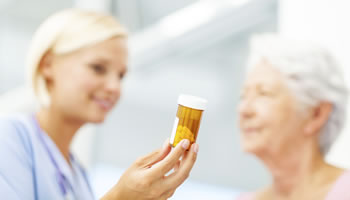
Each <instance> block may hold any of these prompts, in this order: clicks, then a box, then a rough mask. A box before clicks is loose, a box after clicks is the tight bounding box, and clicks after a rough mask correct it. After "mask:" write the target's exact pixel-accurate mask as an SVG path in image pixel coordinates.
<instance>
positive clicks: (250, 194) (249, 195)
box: [236, 193, 254, 200]
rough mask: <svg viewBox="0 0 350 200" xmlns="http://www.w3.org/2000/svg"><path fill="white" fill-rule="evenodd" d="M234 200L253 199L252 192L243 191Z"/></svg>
mask: <svg viewBox="0 0 350 200" xmlns="http://www.w3.org/2000/svg"><path fill="white" fill-rule="evenodd" d="M236 200H254V193H243V194H241V195H239V196H238V197H237V198H236Z"/></svg>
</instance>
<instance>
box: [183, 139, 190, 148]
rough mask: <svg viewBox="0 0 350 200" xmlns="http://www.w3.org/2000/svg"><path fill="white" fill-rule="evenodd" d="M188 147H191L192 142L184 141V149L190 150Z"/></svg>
mask: <svg viewBox="0 0 350 200" xmlns="http://www.w3.org/2000/svg"><path fill="white" fill-rule="evenodd" d="M188 146H190V141H189V140H187V139H184V140H182V148H184V149H188Z"/></svg>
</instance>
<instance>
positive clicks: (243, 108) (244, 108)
mask: <svg viewBox="0 0 350 200" xmlns="http://www.w3.org/2000/svg"><path fill="white" fill-rule="evenodd" d="M238 113H239V115H240V117H241V118H251V117H252V116H254V106H253V100H252V99H249V98H247V99H244V100H241V102H240V103H239V106H238Z"/></svg>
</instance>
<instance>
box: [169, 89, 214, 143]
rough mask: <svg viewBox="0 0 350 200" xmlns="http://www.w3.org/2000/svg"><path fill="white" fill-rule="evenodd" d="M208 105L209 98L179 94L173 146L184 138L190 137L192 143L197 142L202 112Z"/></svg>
mask: <svg viewBox="0 0 350 200" xmlns="http://www.w3.org/2000/svg"><path fill="white" fill-rule="evenodd" d="M206 106H207V100H205V99H203V98H200V97H195V96H190V95H180V96H179V98H178V109H177V113H176V118H175V123H174V127H173V131H172V134H171V138H170V144H171V146H172V147H176V145H177V144H178V143H179V142H181V140H183V139H188V140H189V141H190V143H191V144H193V143H195V142H196V140H197V136H198V131H199V127H200V122H201V119H202V114H203V111H204V110H205V109H206Z"/></svg>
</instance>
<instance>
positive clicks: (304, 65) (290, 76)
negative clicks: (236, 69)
mask: <svg viewBox="0 0 350 200" xmlns="http://www.w3.org/2000/svg"><path fill="white" fill-rule="evenodd" d="M263 60H264V61H266V62H268V63H269V64H271V65H272V66H274V67H275V68H276V69H277V70H279V71H280V72H281V73H282V74H284V75H285V76H286V77H287V85H288V86H289V87H290V88H291V90H292V91H293V92H294V94H295V96H296V99H297V100H298V101H300V102H301V104H302V106H304V107H305V106H306V107H312V106H317V105H319V104H320V103H321V102H329V103H331V104H332V108H333V110H332V112H331V114H330V117H329V119H328V121H327V123H326V124H325V125H324V127H323V128H322V130H321V132H320V136H319V145H320V149H321V152H322V153H323V154H326V153H327V152H328V151H329V149H330V148H331V146H332V144H333V143H334V141H335V140H336V139H337V137H338V135H339V134H340V132H341V129H342V128H343V126H344V124H345V118H346V107H347V99H348V89H347V87H346V84H345V80H344V77H343V73H342V70H341V68H340V67H339V65H338V63H337V62H336V61H335V59H334V58H333V57H332V55H331V54H330V53H329V52H328V51H327V50H326V49H324V48H322V47H320V46H317V45H316V44H313V43H310V42H304V41H293V40H288V39H285V38H282V37H281V36H278V35H276V34H267V33H266V34H262V35H257V36H254V37H253V38H252V40H251V53H250V58H249V62H248V66H249V67H248V68H251V67H253V66H255V65H256V64H258V63H259V62H261V61H263Z"/></svg>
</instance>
